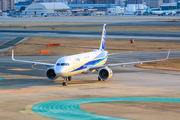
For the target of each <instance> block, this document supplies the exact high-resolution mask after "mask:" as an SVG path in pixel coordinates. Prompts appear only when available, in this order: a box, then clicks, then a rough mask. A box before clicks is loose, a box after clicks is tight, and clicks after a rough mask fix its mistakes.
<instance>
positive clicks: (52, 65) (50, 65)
mask: <svg viewBox="0 0 180 120" xmlns="http://www.w3.org/2000/svg"><path fill="white" fill-rule="evenodd" d="M12 60H13V61H16V62H24V63H31V64H34V65H36V64H38V65H45V66H47V67H54V65H55V64H50V63H41V62H33V61H24V60H15V59H14V50H12Z"/></svg>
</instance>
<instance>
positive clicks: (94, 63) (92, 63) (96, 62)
mask: <svg viewBox="0 0 180 120" xmlns="http://www.w3.org/2000/svg"><path fill="white" fill-rule="evenodd" d="M106 58H107V56H106V57H104V58H101V59H98V60H93V61H89V62H87V63H86V64H84V65H82V66H81V67H79V68H77V69H75V70H73V71H71V72H74V71H78V70H82V69H86V68H88V66H94V65H96V64H98V63H100V62H101V61H103V60H105V59H106Z"/></svg>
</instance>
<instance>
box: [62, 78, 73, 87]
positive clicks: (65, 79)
mask: <svg viewBox="0 0 180 120" xmlns="http://www.w3.org/2000/svg"><path fill="white" fill-rule="evenodd" d="M71 79H72V77H71V76H69V77H67V78H64V82H63V83H62V86H67V80H69V81H71Z"/></svg>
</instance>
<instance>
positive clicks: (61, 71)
mask: <svg viewBox="0 0 180 120" xmlns="http://www.w3.org/2000/svg"><path fill="white" fill-rule="evenodd" d="M55 72H56V74H57V75H58V76H60V77H67V73H68V72H67V71H66V69H65V68H63V67H56V69H55Z"/></svg>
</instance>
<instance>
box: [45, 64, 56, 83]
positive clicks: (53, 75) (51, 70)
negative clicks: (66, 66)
mask: <svg viewBox="0 0 180 120" xmlns="http://www.w3.org/2000/svg"><path fill="white" fill-rule="evenodd" d="M46 77H47V78H48V79H50V80H55V79H57V78H58V76H57V75H56V73H55V71H54V68H53V67H52V68H48V69H47V71H46Z"/></svg>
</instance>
